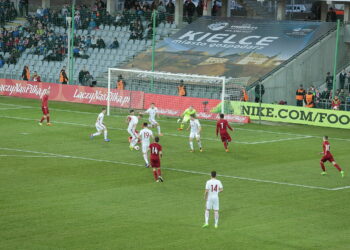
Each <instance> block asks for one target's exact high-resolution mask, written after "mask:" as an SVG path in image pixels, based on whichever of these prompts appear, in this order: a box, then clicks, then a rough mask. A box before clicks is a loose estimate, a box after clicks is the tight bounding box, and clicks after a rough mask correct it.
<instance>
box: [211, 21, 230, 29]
mask: <svg viewBox="0 0 350 250" xmlns="http://www.w3.org/2000/svg"><path fill="white" fill-rule="evenodd" d="M227 26H228V23H226V22H219V23H212V24H209V25H208V28H209V29H210V30H212V31H219V30H222V29H225V28H226V27H227Z"/></svg>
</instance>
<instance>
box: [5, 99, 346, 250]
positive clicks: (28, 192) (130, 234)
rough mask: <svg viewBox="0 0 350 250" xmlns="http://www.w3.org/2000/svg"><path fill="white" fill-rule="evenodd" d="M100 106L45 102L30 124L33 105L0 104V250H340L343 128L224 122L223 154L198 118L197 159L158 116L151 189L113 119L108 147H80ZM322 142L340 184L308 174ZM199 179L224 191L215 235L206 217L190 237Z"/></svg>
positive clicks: (120, 120)
mask: <svg viewBox="0 0 350 250" xmlns="http://www.w3.org/2000/svg"><path fill="white" fill-rule="evenodd" d="M100 109H101V107H99V106H94V105H83V104H71V103H62V102H50V112H51V119H52V123H53V126H52V127H48V126H39V125H38V123H37V122H38V119H40V117H41V108H40V102H39V101H38V100H30V99H19V98H9V97H0V120H1V122H0V131H1V132H0V133H1V137H0V249H36V250H38V249H39V250H40V249H186V250H187V249H220V250H221V249H268V250H271V249H278V250H279V249H332V250H333V249H337V250H338V249H349V248H350V158H349V152H350V130H340V129H328V128H320V127H311V126H301V125H288V124H272V125H259V124H254V123H253V124H247V125H234V127H235V131H234V133H233V134H232V137H233V141H234V142H233V143H231V144H230V152H229V153H226V152H225V151H224V148H223V145H222V143H221V142H220V141H219V140H218V139H217V138H216V136H215V123H214V122H212V121H202V126H203V133H202V143H203V148H204V152H202V153H200V152H198V150H197V151H196V152H195V153H190V152H189V146H188V132H187V131H182V132H179V131H177V129H176V128H177V126H178V124H177V123H176V119H174V118H167V117H161V119H160V120H159V121H160V124H161V128H162V132H163V133H164V136H163V137H161V141H160V143H161V144H162V146H163V153H164V156H163V159H162V169H163V170H162V171H163V174H162V175H163V177H164V180H165V182H164V183H156V182H154V180H153V175H152V171H151V170H150V169H147V168H145V167H144V161H143V158H142V155H141V152H140V151H130V150H129V147H128V141H127V137H128V134H127V132H126V123H125V114H123V112H122V111H118V112H116V114H118V115H112V116H109V117H106V119H105V124H106V125H107V127H108V128H109V130H108V132H109V138H110V139H111V142H109V143H108V142H104V141H103V137H102V136H100V137H96V138H94V139H93V140H90V138H89V134H90V133H93V132H95V127H94V123H95V120H96V117H97V115H98V113H99V112H100ZM147 119H148V118H147V117H144V118H143V120H145V121H147ZM323 135H328V136H329V138H330V143H331V150H332V153H333V155H334V157H335V159H336V161H337V162H338V163H339V165H340V166H341V167H342V168H343V169H344V171H345V177H344V178H341V176H340V174H339V172H338V171H337V170H336V169H335V168H334V167H333V166H331V164H329V163H327V164H326V167H327V172H328V175H327V176H321V175H320V172H321V169H320V166H319V159H320V157H321V156H320V154H319V152H321V151H322V147H321V145H322V136H323ZM195 146H196V144H195ZM211 170H216V171H217V172H218V174H219V176H218V179H220V180H221V181H222V183H223V185H224V192H223V193H221V194H220V221H219V228H218V229H214V227H213V214H212V213H211V215H210V226H209V228H207V229H202V227H201V226H202V225H203V223H204V199H203V193H204V186H205V182H206V181H207V180H208V179H209V173H210V171H211ZM348 173H349V175H348Z"/></svg>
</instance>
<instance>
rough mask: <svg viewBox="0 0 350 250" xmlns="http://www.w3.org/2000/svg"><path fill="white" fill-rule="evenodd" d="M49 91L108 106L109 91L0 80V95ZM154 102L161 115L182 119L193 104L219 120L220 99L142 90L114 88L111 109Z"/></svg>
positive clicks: (34, 95)
mask: <svg viewBox="0 0 350 250" xmlns="http://www.w3.org/2000/svg"><path fill="white" fill-rule="evenodd" d="M47 90H50V97H49V100H51V101H63V102H74V103H85V104H95V105H101V106H106V105H107V100H108V89H107V88H99V87H86V86H77V85H62V84H57V83H45V82H30V81H20V80H12V79H0V95H3V96H14V97H21V98H31V99H41V98H42V97H43V95H44V94H45V93H46V91H47ZM151 103H154V104H155V105H156V106H157V107H158V110H159V114H161V115H166V116H180V115H181V114H182V113H183V111H184V110H185V109H187V108H188V107H189V106H191V105H192V106H193V107H194V108H195V109H196V110H197V117H198V118H200V119H207V120H216V119H218V113H211V112H210V110H211V109H213V108H214V107H216V106H218V105H219V104H220V100H215V99H205V98H195V97H180V96H170V95H159V94H150V93H144V92H142V91H128V90H122V91H118V90H116V89H112V90H111V93H110V105H111V107H116V108H125V109H140V110H141V109H145V108H148V107H149V106H150V104H151ZM39 105H41V104H38V106H39ZM225 117H226V119H227V120H228V121H229V122H236V123H249V122H250V120H249V117H247V116H240V115H226V116H225Z"/></svg>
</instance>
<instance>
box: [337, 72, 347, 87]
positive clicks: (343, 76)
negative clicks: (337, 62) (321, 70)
mask: <svg viewBox="0 0 350 250" xmlns="http://www.w3.org/2000/svg"><path fill="white" fill-rule="evenodd" d="M345 80H346V71H345V69H343V71H342V72H341V73H340V74H339V85H340V89H344V87H345Z"/></svg>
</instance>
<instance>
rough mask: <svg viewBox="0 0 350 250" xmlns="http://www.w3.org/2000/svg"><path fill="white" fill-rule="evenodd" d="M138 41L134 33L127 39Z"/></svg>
mask: <svg viewBox="0 0 350 250" xmlns="http://www.w3.org/2000/svg"><path fill="white" fill-rule="evenodd" d="M137 39H138V35H137V34H136V32H135V31H133V32H131V34H130V37H129V41H130V40H137Z"/></svg>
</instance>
